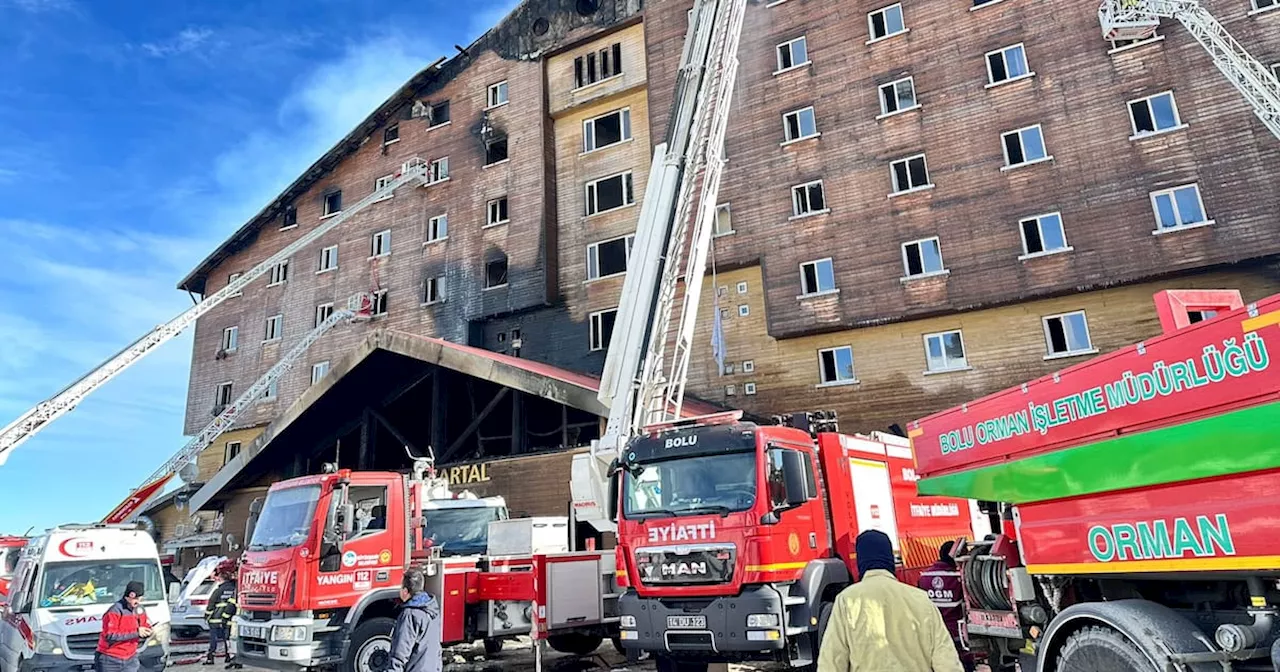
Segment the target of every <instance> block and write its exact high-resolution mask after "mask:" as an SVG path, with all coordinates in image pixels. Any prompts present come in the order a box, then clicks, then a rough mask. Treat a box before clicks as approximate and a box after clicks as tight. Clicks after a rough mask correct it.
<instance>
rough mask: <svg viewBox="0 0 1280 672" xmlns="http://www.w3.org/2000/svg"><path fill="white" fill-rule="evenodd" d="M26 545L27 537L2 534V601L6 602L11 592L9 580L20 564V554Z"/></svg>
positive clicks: (0, 585) (0, 571)
mask: <svg viewBox="0 0 1280 672" xmlns="http://www.w3.org/2000/svg"><path fill="white" fill-rule="evenodd" d="M26 545H27V538H26V537H5V536H0V602H4V601H5V599H6V598H5V596H6V595H8V594H9V582H10V581H11V580H12V579H13V571H14V569H16V568H17V566H18V556H20V555H22V548H23V547H24V546H26Z"/></svg>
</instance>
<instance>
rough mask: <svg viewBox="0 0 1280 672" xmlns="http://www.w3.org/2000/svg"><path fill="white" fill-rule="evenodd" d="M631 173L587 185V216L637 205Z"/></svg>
mask: <svg viewBox="0 0 1280 672" xmlns="http://www.w3.org/2000/svg"><path fill="white" fill-rule="evenodd" d="M631 186H632V185H631V173H622V174H620V175H613V176H610V177H605V178H602V179H599V180H596V181H594V182H588V183H587V214H588V215H595V214H599V213H601V212H608V211H610V210H614V209H617V208H621V207H623V206H627V205H631V204H633V203H635V195H634V194H633V193H632V188H631Z"/></svg>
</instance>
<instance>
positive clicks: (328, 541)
mask: <svg viewBox="0 0 1280 672" xmlns="http://www.w3.org/2000/svg"><path fill="white" fill-rule="evenodd" d="M328 471H329V472H330V473H325V474H321V475H317V476H306V477H302V478H295V479H291V480H288V481H281V482H278V483H275V484H274V485H272V486H271V489H270V490H269V491H268V493H267V497H266V500H265V502H264V503H263V504H262V506H261V509H260V511H259V512H257V513H255V514H251V517H250V521H249V526H250V527H252V531H251V533H248V534H246V538H248V539H249V546H248V548H247V550H246V552H245V553H244V556H243V559H242V561H241V565H240V577H239V586H238V588H239V606H240V613H239V614H238V616H237V625H238V627H239V638H238V643H237V646H238V648H239V653H240V655H241V656H243V658H244V660H245V662H246V663H249V664H251V665H255V666H259V667H269V668H273V669H279V670H302V669H309V668H313V667H320V666H330V665H340V666H341V667H342V669H343V670H346V671H349V672H357V671H358V672H378V671H380V670H383V669H385V666H386V664H387V656H388V654H389V650H390V640H391V628H392V626H393V625H394V623H395V613H396V609H397V606H398V604H399V593H400V581H401V579H402V578H403V576H404V571H405V569H406V568H408V567H410V566H415V567H419V568H422V569H424V570H425V571H426V573H427V575H428V590H429V591H430V592H431V593H432V594H433V595H435V596H436V597H437V599H439V600H440V603H441V606H442V618H443V619H444V620H443V632H442V635H443V642H444V643H445V644H455V643H462V642H471V641H476V640H484V642H485V646H486V649H487V650H489V651H490V652H493V651H496V650H497V649H498V648H500V647H501V644H502V640H503V639H504V638H508V637H512V636H515V635H521V634H524V635H527V634H530V633H531V630H532V628H534V627H536V628H538V631H539V633H543V635H544V637H545V638H546V639H547V640H548V643H549V644H550V645H551V646H552V647H553V648H556V649H558V650H564V651H567V652H572V653H588V652H590V651H592V650H594V649H595V648H596V647H597V646H598V645H599V644H600V643H601V641H603V639H604V637H605V636H606V635H607V634H610V633H609V632H608V630H607V625H606V620H608V621H609V622H610V623H612V622H616V618H610V619H606V616H605V614H604V613H603V611H604V607H603V606H602V605H603V602H604V601H605V600H606V599H609V598H610V597H612V595H611V593H612V591H611V590H609V589H608V588H607V584H611V583H612V578H613V573H614V567H613V554H612V553H607V554H606V553H603V552H589V553H547V552H545V550H544V549H540V548H538V547H536V544H532V543H531V542H529V541H528V540H529V539H530V538H533V539H536V538H537V536H538V534H537V532H536V531H535V530H533V529H532V528H534V527H537V526H538V525H547V524H550V523H549V522H547V521H545V520H544V519H533V520H531V521H528V523H529V527H530V528H531V529H530V530H528V533H527V534H526V543H525V546H524V547H523V548H522V549H521V550H519V551H513V550H510V549H511V545H510V544H508V545H507V550H504V551H502V552H503V553H504V555H502V556H494V555H488V554H487V551H488V549H489V546H490V544H491V542H492V541H493V540H492V539H490V532H489V530H490V525H491V524H498V525H501V524H504V523H518V522H519V521H507V520H506V518H507V511H506V505H505V503H504V501H503V500H502V498H499V497H490V498H485V499H478V498H476V497H474V496H472V495H468V494H466V493H462V494H454V493H451V492H449V486H448V480H447V479H444V478H441V477H439V476H438V475H437V474H436V472H435V471H434V469H433V468H432V467H431V465H430V461H429V460H419V461H418V462H417V463H416V464H415V466H414V470H413V474H412V475H405V474H399V473H390V472H354V471H349V470H334V469H330V470H328ZM254 508H257V507H256V506H255V507H254ZM559 528H560V531H561V532H562V536H563V537H564V541H563V542H562V543H561V544H560V546H559V548H557V549H555V550H557V551H565V550H567V547H568V527H567V523H565V522H564V521H563V519H560V523H559ZM517 546H519V544H517ZM539 605H540V606H541V607H542V609H541V610H539V609H538V608H537V607H538V606H539Z"/></svg>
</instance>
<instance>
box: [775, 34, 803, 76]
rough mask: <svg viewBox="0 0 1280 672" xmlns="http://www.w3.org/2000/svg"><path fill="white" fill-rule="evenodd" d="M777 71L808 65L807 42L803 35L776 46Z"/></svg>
mask: <svg viewBox="0 0 1280 672" xmlns="http://www.w3.org/2000/svg"><path fill="white" fill-rule="evenodd" d="M777 50H778V72H784V71H786V70H790V69H792V68H799V67H801V66H805V65H809V43H808V41H807V40H806V39H805V38H804V36H803V35H801V36H800V37H797V38H796V39H794V40H791V41H790V42H783V43H782V44H779V45H778V47H777Z"/></svg>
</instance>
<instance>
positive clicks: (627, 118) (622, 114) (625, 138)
mask: <svg viewBox="0 0 1280 672" xmlns="http://www.w3.org/2000/svg"><path fill="white" fill-rule="evenodd" d="M614 115H617V116H618V137H619V138H620V139H619V140H618V141H617V142H612V143H609V144H607V145H600V144H596V145H595V146H594V147H592V146H591V144H593V143H594V142H595V141H596V139H597V138H596V122H598V121H600V120H601V119H604V118H605V117H611V116H614ZM588 129H590V130H588ZM634 137H635V136H634V135H633V134H632V128H631V106H630V105H628V106H626V107H621V108H618V109H616V110H612V111H610V112H606V113H604V114H600V115H596V116H594V117H591V118H590V119H583V120H582V154H581V156H586V155H587V154H591V153H593V152H599V151H601V150H605V149H609V148H610V147H617V146H618V145H623V144H626V143H628V142H631V140H632V139H634ZM588 139H590V140H591V141H592V142H588Z"/></svg>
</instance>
